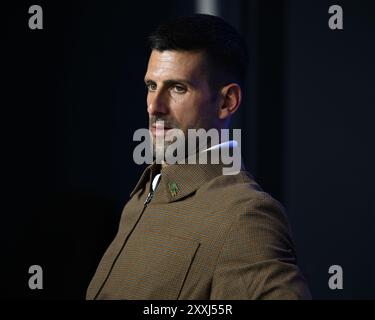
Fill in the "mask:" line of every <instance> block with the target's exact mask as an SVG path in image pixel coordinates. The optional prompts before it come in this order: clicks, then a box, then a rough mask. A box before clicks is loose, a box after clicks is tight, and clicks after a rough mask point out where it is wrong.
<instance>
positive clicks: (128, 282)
mask: <svg viewBox="0 0 375 320" xmlns="http://www.w3.org/2000/svg"><path fill="white" fill-rule="evenodd" d="M158 170H160V166H159V165H156V164H153V165H150V166H149V167H148V168H147V169H146V170H145V171H144V173H143V174H142V176H141V178H140V180H139V182H138V183H137V185H136V187H135V188H134V190H133V192H132V193H131V195H130V200H129V202H128V203H127V204H126V206H125V208H124V210H123V213H122V217H121V221H120V226H119V230H118V233H117V235H116V237H115V239H114V240H113V242H112V244H111V245H110V246H109V248H108V249H107V251H106V253H105V254H104V256H103V258H102V260H101V262H100V264H99V266H98V268H97V270H96V274H95V275H94V277H93V279H92V281H91V283H90V285H89V288H88V291H87V299H308V298H310V293H309V290H308V287H307V284H306V282H305V280H304V278H303V276H302V275H301V272H300V271H299V269H298V267H297V265H296V256H295V251H294V246H293V243H292V240H291V237H290V230H289V226H288V221H287V219H286V216H285V214H284V213H283V210H282V207H281V205H280V204H279V203H278V202H277V201H276V200H274V199H273V198H272V197H271V196H270V195H268V194H267V193H264V192H262V191H261V189H260V187H259V186H258V185H257V184H256V182H255V181H254V180H253V179H252V177H251V176H250V174H249V173H247V172H246V171H241V172H240V173H238V174H236V175H223V174H222V165H215V164H207V165H202V164H178V165H170V166H167V167H165V168H163V169H162V170H161V179H160V182H159V185H158V187H157V188H156V190H155V193H154V194H153V197H152V199H151V201H150V199H149V203H148V204H147V205H145V204H144V203H145V200H146V197H147V196H148V194H149V191H150V190H151V182H152V179H153V177H154V176H155V174H156V173H158Z"/></svg>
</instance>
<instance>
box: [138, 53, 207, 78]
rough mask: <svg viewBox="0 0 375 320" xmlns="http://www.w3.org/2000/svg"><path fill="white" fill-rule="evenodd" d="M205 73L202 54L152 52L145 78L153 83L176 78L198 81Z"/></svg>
mask: <svg viewBox="0 0 375 320" xmlns="http://www.w3.org/2000/svg"><path fill="white" fill-rule="evenodd" d="M205 71H206V68H205V55H204V53H203V52H188V51H171V50H165V51H158V50H153V51H152V52H151V55H150V59H149V61H148V67H147V72H146V75H145V78H146V79H149V80H153V81H164V80H168V79H176V78H182V79H187V80H191V81H192V80H196V81H198V80H201V79H202V78H204V74H205Z"/></svg>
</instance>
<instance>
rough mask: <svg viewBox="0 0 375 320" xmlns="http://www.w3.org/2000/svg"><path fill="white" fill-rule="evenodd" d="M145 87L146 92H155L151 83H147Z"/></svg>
mask: <svg viewBox="0 0 375 320" xmlns="http://www.w3.org/2000/svg"><path fill="white" fill-rule="evenodd" d="M146 87H147V90H148V91H156V83H152V82H150V83H147V84H146Z"/></svg>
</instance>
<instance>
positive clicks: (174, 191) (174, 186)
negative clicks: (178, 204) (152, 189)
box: [168, 182, 178, 197]
mask: <svg viewBox="0 0 375 320" xmlns="http://www.w3.org/2000/svg"><path fill="white" fill-rule="evenodd" d="M168 187H169V192H170V193H171V195H172V197H175V196H176V195H177V191H178V188H177V184H176V182H169V183H168Z"/></svg>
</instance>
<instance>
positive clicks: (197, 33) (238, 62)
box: [149, 14, 248, 89]
mask: <svg viewBox="0 0 375 320" xmlns="http://www.w3.org/2000/svg"><path fill="white" fill-rule="evenodd" d="M149 42H150V47H151V50H158V51H165V50H176V51H203V52H205V54H206V57H207V62H208V69H209V70H208V73H209V75H208V81H209V83H210V85H211V86H212V87H213V88H214V89H218V88H219V87H220V86H223V85H226V84H228V83H230V82H236V83H238V84H239V85H240V86H242V85H243V84H244V81H245V78H246V70H247V63H248V53H247V48H246V43H245V40H244V39H243V37H242V36H241V35H240V34H239V32H238V31H237V30H236V29H235V28H234V27H232V26H231V25H230V24H228V23H227V22H225V21H224V20H223V19H222V18H219V17H216V16H212V15H207V14H194V15H192V16H185V17H178V18H174V19H172V20H169V21H167V22H165V23H163V24H161V25H160V26H159V27H158V28H157V29H156V30H155V31H154V32H153V33H152V34H151V35H150V36H149Z"/></svg>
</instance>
